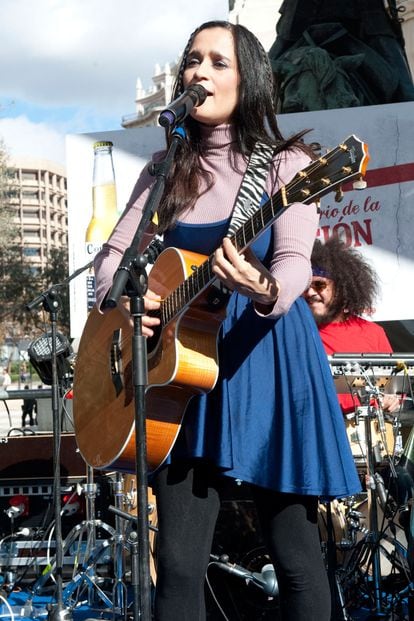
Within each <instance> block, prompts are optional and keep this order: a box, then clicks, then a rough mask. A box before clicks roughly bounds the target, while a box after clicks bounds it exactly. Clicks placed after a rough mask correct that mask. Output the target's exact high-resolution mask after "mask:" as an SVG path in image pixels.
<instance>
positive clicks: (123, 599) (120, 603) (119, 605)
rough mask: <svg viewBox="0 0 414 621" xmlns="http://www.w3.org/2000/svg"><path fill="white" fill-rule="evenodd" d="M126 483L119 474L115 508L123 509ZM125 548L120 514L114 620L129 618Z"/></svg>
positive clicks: (116, 521) (114, 554) (117, 533)
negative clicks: (125, 579) (125, 575)
mask: <svg viewBox="0 0 414 621" xmlns="http://www.w3.org/2000/svg"><path fill="white" fill-rule="evenodd" d="M125 496H126V494H125V491H124V482H123V478H122V475H121V474H120V473H119V472H118V473H117V474H116V480H115V483H114V498H115V507H116V508H117V509H121V507H122V506H123V505H124V499H125ZM124 548H125V522H124V520H122V519H121V517H120V516H119V514H118V513H115V537H114V545H113V558H114V585H113V588H112V601H113V602H114V606H113V610H114V618H115V616H116V615H117V616H118V617H120V616H123V617H124V618H125V619H126V618H127V587H126V584H125V582H124V579H123V578H124V563H123V559H124Z"/></svg>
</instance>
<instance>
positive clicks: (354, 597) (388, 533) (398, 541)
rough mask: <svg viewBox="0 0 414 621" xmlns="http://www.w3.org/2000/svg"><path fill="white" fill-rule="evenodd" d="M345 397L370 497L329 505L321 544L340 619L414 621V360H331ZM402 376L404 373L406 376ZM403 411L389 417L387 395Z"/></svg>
mask: <svg viewBox="0 0 414 621" xmlns="http://www.w3.org/2000/svg"><path fill="white" fill-rule="evenodd" d="M330 364H331V369H332V374H333V377H334V382H335V384H336V389H337V392H338V393H340V394H342V393H345V392H348V393H351V394H352V395H353V397H354V398H355V403H356V407H355V410H354V411H353V412H352V413H351V414H350V415H348V416H346V418H345V424H346V431H347V436H348V440H349V443H350V447H351V451H352V454H353V457H354V462H355V464H356V467H357V470H358V473H359V476H360V480H361V483H362V488H363V492H362V493H361V494H359V495H356V496H352V497H348V498H343V499H340V500H335V501H334V502H331V503H326V504H321V505H320V511H319V520H320V532H321V545H322V550H323V552H324V553H325V559H326V564H327V570H328V574H329V576H330V580H331V586H332V587H333V589H332V590H333V594H334V596H333V599H334V602H333V603H334V619H335V620H336V619H337V620H338V621H339V620H340V621H342V620H343V621H348V620H351V619H353V617H352V613H351V611H352V609H356V608H366V609H368V610H369V611H370V616H369V619H380V618H386V619H409V620H410V621H412V620H413V619H414V605H413V603H414V586H413V581H412V571H413V541H414V528H413V527H414V517H413V513H414V512H413V509H412V499H413V495H414V409H413V408H412V390H413V387H412V375H413V373H412V369H413V367H414V359H413V358H412V357H409V356H407V355H406V354H404V355H397V354H394V355H392V354H390V355H387V356H384V355H382V356H381V355H372V354H369V355H363V354H360V355H349V354H345V355H341V354H337V355H334V356H332V357H330ZM400 373H401V375H399V374H400ZM386 394H393V395H396V396H397V397H398V401H399V403H400V405H399V407H398V409H396V411H393V412H389V413H388V412H386V411H384V408H383V406H382V403H383V399H384V395H386Z"/></svg>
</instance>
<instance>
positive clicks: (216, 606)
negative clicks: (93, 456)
mask: <svg viewBox="0 0 414 621" xmlns="http://www.w3.org/2000/svg"><path fill="white" fill-rule="evenodd" d="M330 364H331V369H332V374H333V377H334V382H335V385H336V388H337V392H338V393H343V392H346V391H348V392H349V391H352V394H353V395H354V397H355V399H356V402H357V403H358V405H357V407H356V408H355V410H354V412H352V413H351V414H350V415H347V416H346V418H345V425H346V432H347V437H348V440H349V444H350V447H351V451H352V454H353V457H354V461H355V464H356V467H357V470H358V473H359V476H360V480H361V483H362V488H363V492H362V493H361V494H358V495H356V496H352V497H347V498H342V499H338V500H335V501H332V502H330V503H322V502H321V503H320V506H319V516H318V523H319V530H320V537H321V549H322V553H323V556H324V559H325V563H326V568H327V572H328V575H329V578H330V582H331V587H332V592H333V604H334V606H333V616H332V621H351V620H353V619H354V618H356V617H354V616H353V611H355V610H357V609H360V608H365V609H369V610H370V613H371V616H370V617H369V618H370V619H380V618H387V619H395V620H397V619H401V620H403V619H404V620H407V619H408V620H409V621H414V585H413V580H412V575H413V574H412V572H413V571H414V568H413V564H414V511H413V509H412V505H413V502H414V501H413V498H414V409H413V408H412V406H411V404H412V385H411V383H412V376H413V373H412V370H413V369H414V359H411V358H408V357H407V356H406V357H405V360H404V358H403V357H402V356H394V357H392V358H386V359H385V358H384V357H383V358H378V357H376V358H373V359H372V358H368V357H366V356H365V357H364V356H362V355H360V356H355V357H352V356H349V355H347V356H346V357H345V356H339V355H338V356H336V357H330ZM388 392H389V393H393V394H397V395H398V396H399V398H400V401H401V405H400V408H399V410H398V411H396V412H393V413H387V412H384V410H383V408H382V406H381V404H382V398H383V395H384V394H385V393H388ZM104 477H105V480H106V482H107V483H108V484H109V488H110V494H109V498H110V499H112V500H113V505H110V506H109V508H106V511H105V513H103V517H104V518H105V521H104V520H102V519H100V517H101V515H102V513H101V512H99V511H98V514H99V519H97V511H96V507H95V501H96V499H97V497H98V496H99V485H100V484H101V483H99V484H97V483H96V481H94V477H93V470H92V469H91V468H90V467H89V466H88V467H87V476H86V479H85V480H84V482H83V483H79V484H78V486H77V489H76V491H77V493H78V495H79V496H84V500H85V512H84V518H85V519H84V520H83V521H81V522H80V523H79V524H76V525H75V526H74V527H73V528H72V529H71V530H70V532H69V533H67V534H66V536H65V539H64V541H63V557H64V559H65V563H64V569H65V577H66V578H67V580H66V581H65V584H64V586H63V592H62V601H63V604H64V606H65V607H66V608H68V609H70V610H73V609H74V608H75V607H77V606H78V605H79V604H80V603H82V602H83V603H87V604H88V605H89V606H90V607H91V609H93V607H94V606H97V607H98V608H100V609H101V611H102V606H103V607H104V608H105V609H106V610H109V611H110V612H111V614H112V616H113V618H116V617H118V618H119V617H122V618H127V616H130V614H129V615H128V612H129V613H130V610H129V611H128V606H130V604H128V601H130V599H131V598H130V596H129V589H130V585H131V584H132V585H133V584H134V580H136V577H135V578H134V568H135V571H136V565H137V562H136V554H137V551H136V546H135V542H136V515H137V489H136V483H135V475H130V474H121V473H119V472H111V473H107V474H105V475H104ZM244 493H245V488H244V486H241V487H240V488H238V487H237V485H235V486H233V488H232V491H231V492H230V494H229V498H228V500H226V501H224V502H223V506H222V509H221V512H220V515H219V519H218V523H217V528H216V533H215V537H214V541H213V548H212V556H211V564H210V566H209V570H208V574H207V580H206V584H207V587H208V589H207V609H208V617H207V618H208V619H209V620H211V621H214V620H216V619H217V620H218V619H222V618H226V616H223V614H224V615H226V614H227V618H238V619H243V620H246V621H251V620H253V619H261V620H263V621H264V620H266V619H269V620H270V619H275V618H278V617H277V615H278V589H277V580H276V577H275V574H274V571H273V567H272V565H270V561H269V558H268V556H267V554H266V549H265V546H264V544H263V541H262V540H261V539H260V535H259V530H260V529H259V527H258V521H257V515H256V513H255V507H254V503H253V501H252V500H251V499H250V498H249V497H244V495H243V494H244ZM148 496H149V504H148V515H149V524H150V533H149V538H150V552H151V556H150V574H151V581H152V584H153V585H154V586H155V584H156V579H157V570H156V537H157V508H156V500H155V497H154V496H153V494H152V493H151V490H148ZM105 500H106V499H105ZM235 533H237V537H236V536H235ZM240 533H242V537H240ZM229 559H231V561H232V562H231V563H230V561H229ZM38 564H39V563H38ZM70 564H71V573H70V574H68V569H69V568H68V565H70ZM108 566H110V570H109V571H108V570H107V569H106V570H105V569H104V568H105V567H106V568H108ZM55 570H56V566H55V565H54V562H53V559H50V558H48V559H47V563H45V566H44V567H43V569H42V571H41V573H40V575H39V576H38V577H37V578H35V581H34V583H32V584H31V586H30V587H29V598H28V600H27V602H26V604H25V616H28V617H31V616H33V618H34V617H35V616H39V614H38V610H37V611H36V607H35V606H34V603H35V602H36V599H35V598H36V596H37V595H39V594H41V593H44V592H47V590H48V589H49V590H50V588H52V589H53V587H54V584H53V583H54V580H53V576H54V572H55ZM223 570H224V573H223ZM226 574H227V575H226ZM15 577H16V576H15ZM17 578H18V576H17ZM220 607H222V608H224V609H225V610H227V611H230V613H229V612H224V613H223V611H221V610H220ZM232 611H234V613H232ZM229 614H230V616H229ZM232 614H233V617H232V616H231V615H232ZM358 618H359V617H358Z"/></svg>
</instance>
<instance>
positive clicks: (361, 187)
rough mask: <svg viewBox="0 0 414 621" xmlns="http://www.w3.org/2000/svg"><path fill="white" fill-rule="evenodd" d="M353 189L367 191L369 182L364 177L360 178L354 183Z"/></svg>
mask: <svg viewBox="0 0 414 621" xmlns="http://www.w3.org/2000/svg"><path fill="white" fill-rule="evenodd" d="M352 187H353V188H354V190H365V188H366V187H367V182H366V181H365V179H363V178H362V176H360V177H358V178H357V179H356V180H355V181H354V182H353V184H352Z"/></svg>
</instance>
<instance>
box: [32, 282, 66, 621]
mask: <svg viewBox="0 0 414 621" xmlns="http://www.w3.org/2000/svg"><path fill="white" fill-rule="evenodd" d="M40 303H42V305H43V308H44V309H45V310H46V311H48V313H49V316H50V326H51V340H52V346H51V360H52V421H53V508H54V514H55V538H56V577H55V579H56V604H55V606H51V607H50V610H49V615H48V618H49V619H51V620H53V621H55V620H56V621H58V620H59V619H60V620H62V621H63V620H64V619H65V620H66V619H71V618H72V617H71V614H70V611H69V610H68V609H65V608H64V606H63V546H62V516H61V500H60V441H61V415H60V409H59V391H58V389H59V378H58V371H57V352H56V336H57V317H58V311H59V308H60V307H61V299H60V297H59V295H58V292H57V288H56V287H53V286H52V287H51V288H50V289H48V290H47V291H46V292H45V293H42V294H41V295H39V296H37V298H35V299H34V300H33V301H32V302H30V303H29V304H27V305H26V308H27V309H28V310H29V311H31V310H33V309H34V308H36V307H37V306H39V305H40Z"/></svg>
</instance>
